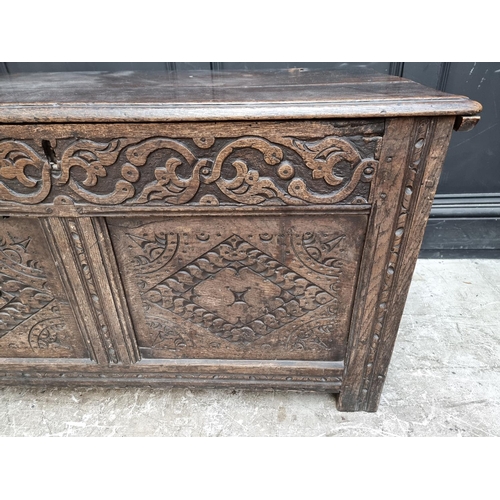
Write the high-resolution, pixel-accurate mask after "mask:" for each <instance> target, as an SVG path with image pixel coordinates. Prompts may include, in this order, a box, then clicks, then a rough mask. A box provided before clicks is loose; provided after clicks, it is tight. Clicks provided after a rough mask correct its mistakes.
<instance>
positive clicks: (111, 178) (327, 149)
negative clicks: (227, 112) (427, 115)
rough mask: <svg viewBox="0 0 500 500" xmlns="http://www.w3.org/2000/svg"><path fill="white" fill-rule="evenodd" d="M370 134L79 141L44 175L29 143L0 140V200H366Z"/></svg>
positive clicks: (372, 151)
mask: <svg viewBox="0 0 500 500" xmlns="http://www.w3.org/2000/svg"><path fill="white" fill-rule="evenodd" d="M379 140H380V138H379V137H371V138H360V137H351V138H338V137H324V138H321V139H319V140H312V141H306V140H299V139H297V138H292V137H282V136H276V137H273V138H272V140H270V139H267V138H263V137H257V136H245V137H240V138H232V139H215V138H213V137H205V138H194V139H171V138H164V137H155V138H150V139H146V140H142V141H140V142H137V140H136V139H131V138H118V139H113V140H111V141H109V142H96V141H92V140H88V139H78V140H76V141H73V142H72V143H70V144H69V145H67V146H65V149H64V150H63V151H62V154H61V155H60V160H59V161H58V166H57V169H55V170H54V174H53V178H52V177H51V167H50V164H49V162H48V161H47V160H46V159H44V158H43V157H42V156H40V155H39V154H38V153H36V151H35V150H34V149H33V148H31V147H30V146H28V145H26V144H23V143H21V142H19V141H9V140H7V141H1V142H0V199H3V200H7V201H15V202H19V203H30V204H33V203H40V202H42V201H44V200H45V199H46V198H47V197H48V196H49V193H50V192H51V190H52V191H53V192H52V194H51V196H52V197H53V196H55V195H66V196H70V198H71V199H72V200H73V201H76V202H82V201H84V202H87V203H91V204H100V205H119V204H121V203H126V204H132V205H143V204H149V203H156V204H162V205H182V204H186V203H191V204H198V205H218V204H245V205H260V204H266V203H268V204H281V205H307V204H325V205H331V204H335V203H367V197H368V192H369V184H370V182H371V179H372V177H373V176H374V174H375V172H376V169H377V165H378V161H377V160H376V159H375V158H376V151H377V144H378V142H379ZM363 141H364V142H363ZM360 143H366V144H368V143H372V146H373V147H368V148H363V147H360V146H359V144H360ZM28 167H29V169H30V170H31V171H32V172H37V173H38V178H34V177H33V175H28V174H27V173H26V172H27V169H28ZM58 171H59V172H58ZM9 181H11V182H14V183H15V186H11V187H9V185H8V183H9ZM52 183H53V184H54V185H53V186H52V185H51V184H52ZM363 184H364V186H363V189H360V186H361V185H363ZM14 187H16V188H17V190H16V189H14ZM357 190H358V191H359V193H357ZM47 201H50V199H49V200H47Z"/></svg>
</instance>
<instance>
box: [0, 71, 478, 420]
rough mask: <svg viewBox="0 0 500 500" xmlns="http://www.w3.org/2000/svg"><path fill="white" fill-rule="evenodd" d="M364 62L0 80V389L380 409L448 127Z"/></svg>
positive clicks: (454, 116)
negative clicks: (182, 394)
mask: <svg viewBox="0 0 500 500" xmlns="http://www.w3.org/2000/svg"><path fill="white" fill-rule="evenodd" d="M480 109H481V106H480V104H478V103H476V102H474V101H471V100H469V99H467V98H466V97H462V96H452V95H448V94H444V93H442V92H438V91H435V90H431V89H427V88H425V87H423V86H421V85H418V84H416V83H413V82H410V81H408V80H404V79H401V78H397V77H392V76H385V75H377V74H375V73H371V72H364V71H357V72H354V73H353V72H349V73H345V72H342V71H340V72H315V71H301V70H290V71H271V72H255V73H230V72H227V73H226V72H222V73H221V74H215V75H214V74H211V75H210V74H209V73H203V72H187V73H182V72H178V73H175V74H173V73H171V74H168V75H160V74H137V73H133V72H125V73H120V74H105V73H79V74H57V75H55V74H48V75H36V76H30V75H7V76H5V77H0V213H1V214H2V216H3V217H2V218H1V219H0V385H12V384H26V385H36V384H52V385H89V386H93V385H104V386H130V385H137V386H141V385H148V386H159V387H164V386H176V385H178V386H183V387H240V388H254V389H293V390H316V391H324V392H332V393H339V397H338V408H339V410H342V411H376V409H377V406H378V402H379V399H380V395H381V392H382V388H383V383H384V381H385V377H386V375H387V370H388V368H389V363H390V358H391V354H392V350H393V347H394V343H395V340H396V336H397V331H398V326H399V321H400V319H401V315H402V312H403V308H404V303H405V300H406V296H407V293H408V288H409V285H410V282H411V277H412V273H413V269H414V266H415V263H416V260H417V256H418V251H419V248H420V244H421V241H422V238H423V233H424V229H425V225H426V221H427V218H428V215H429V210H430V206H431V203H432V199H433V196H434V193H435V190H436V187H437V183H438V179H439V174H440V170H441V166H442V163H443V161H444V157H445V154H446V150H447V148H448V143H449V139H450V135H451V133H452V129H453V126H454V125H455V128H456V129H460V130H467V129H470V128H471V127H472V126H473V125H474V124H475V123H476V122H477V118H478V117H477V116H476V115H477V113H478V112H479V111H480Z"/></svg>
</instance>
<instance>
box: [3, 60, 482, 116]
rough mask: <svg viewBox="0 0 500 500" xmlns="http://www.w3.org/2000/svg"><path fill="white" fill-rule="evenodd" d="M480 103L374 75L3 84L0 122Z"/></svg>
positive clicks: (401, 110) (348, 111) (153, 76)
mask: <svg viewBox="0 0 500 500" xmlns="http://www.w3.org/2000/svg"><path fill="white" fill-rule="evenodd" d="M480 111H481V106H480V104H479V103H476V102H474V101H471V100H469V99H467V98H465V97H461V96H452V95H450V94H445V93H443V92H440V91H437V90H433V89H430V88H427V87H424V86H423V85H419V84H417V83H414V82H411V81H410V80H405V79H402V78H398V77H393V76H388V75H378V74H376V73H374V72H372V71H370V70H362V69H360V70H358V71H356V72H355V73H351V72H345V71H335V70H333V71H314V70H312V71H308V70H305V71H301V70H300V69H299V70H281V71H260V72H230V71H225V72H221V73H220V74H217V75H216V76H214V75H213V73H211V72H210V71H191V72H177V73H176V74H175V75H170V74H164V73H155V72H152V73H140V72H137V73H134V72H122V73H105V72H103V73H99V72H96V73H92V72H79V73H45V74H36V75H32V74H29V73H24V74H17V75H4V76H1V77H0V121H1V122H3V123H43V122H124V121H127V122H148V121H161V122H165V121H207V120H256V119H258V120H275V119H285V120H288V119H309V118H354V117H374V116H388V117H389V116H415V115H421V116H422V115H427V116H429V115H433V116H435V115H457V114H461V115H472V114H477V113H479V112H480Z"/></svg>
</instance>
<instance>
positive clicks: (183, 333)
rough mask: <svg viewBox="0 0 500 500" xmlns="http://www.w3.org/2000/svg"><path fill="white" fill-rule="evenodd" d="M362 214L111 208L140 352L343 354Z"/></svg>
mask: <svg viewBox="0 0 500 500" xmlns="http://www.w3.org/2000/svg"><path fill="white" fill-rule="evenodd" d="M366 223H367V216H366V215H359V214H357V215H347V214H346V215H343V214H329V213H328V214H324V213H314V214H311V215H294V216H293V217H289V216H286V215H282V216H260V217H251V216H238V217H234V218H230V217H208V218H204V219H202V218H201V217H189V218H186V217H173V218H169V219H133V218H132V219H128V220H124V219H114V218H109V219H108V227H109V229H110V234H111V238H112V241H113V246H114V248H115V252H116V255H117V260H118V263H119V266H120V269H121V275H122V277H123V279H124V282H125V288H126V291H127V300H128V303H129V308H130V310H131V313H132V316H133V321H134V324H135V330H136V332H137V336H138V343H139V346H140V348H141V353H142V355H143V356H144V357H152V358H226V359H238V358H241V359H303V360H308V359H311V360H312V359H316V360H318V359H319V360H337V359H338V360H341V359H343V358H342V356H343V353H344V351H345V346H346V338H347V331H348V326H349V316H350V308H351V303H352V298H353V293H354V288H355V282H356V276H357V270H358V265H359V259H360V253H361V249H362V246H363V239H364V233H365V230H366Z"/></svg>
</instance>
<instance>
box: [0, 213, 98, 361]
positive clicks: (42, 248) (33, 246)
mask: <svg viewBox="0 0 500 500" xmlns="http://www.w3.org/2000/svg"><path fill="white" fill-rule="evenodd" d="M0 357H4V358H5V357H7V358H8V357H22V358H33V357H34V358H39V357H43V358H87V357H88V354H87V349H86V348H85V345H84V342H83V339H82V337H81V335H80V334H79V333H78V329H77V326H76V324H75V320H74V318H73V316H72V313H71V310H70V307H69V304H68V301H67V298H66V296H65V295H64V292H63V290H62V286H61V282H60V279H59V276H58V274H57V272H56V269H55V265H54V263H53V260H52V258H51V256H50V253H49V251H48V248H47V242H46V241H45V239H44V236H43V233H42V230H41V227H40V224H39V222H38V220H36V219H24V220H20V219H16V218H1V219H0Z"/></svg>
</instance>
